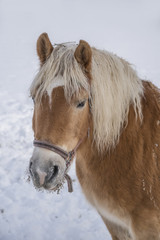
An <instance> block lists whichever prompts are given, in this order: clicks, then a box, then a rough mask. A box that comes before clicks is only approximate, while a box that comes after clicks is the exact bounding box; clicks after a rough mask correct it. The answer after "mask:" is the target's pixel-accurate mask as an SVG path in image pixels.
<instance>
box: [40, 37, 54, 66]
mask: <svg viewBox="0 0 160 240" xmlns="http://www.w3.org/2000/svg"><path fill="white" fill-rule="evenodd" d="M52 51H53V46H52V44H51V42H50V40H49V37H48V34H47V33H42V34H41V35H40V36H39V38H38V40H37V54H38V56H39V59H40V63H41V66H42V65H43V64H44V63H45V61H46V60H47V58H48V57H49V56H50V55H51V53H52Z"/></svg>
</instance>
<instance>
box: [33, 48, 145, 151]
mask: <svg viewBox="0 0 160 240" xmlns="http://www.w3.org/2000/svg"><path fill="white" fill-rule="evenodd" d="M76 47H77V46H76V45H68V44H66V45H65V44H60V45H58V46H57V47H56V48H55V49H54V50H53V52H52V54H51V56H50V57H49V59H48V60H47V61H46V63H45V64H44V65H43V66H42V67H41V69H40V71H39V72H38V74H37V75H36V77H35V79H34V81H33V83H32V85H31V88H30V91H31V96H32V97H33V98H35V100H36V101H39V102H40V100H41V97H42V96H43V94H45V93H46V92H47V93H48V95H50V94H51V92H52V90H53V88H52V85H53V82H54V81H55V80H56V79H57V78H58V77H61V78H63V81H64V84H63V85H64V92H65V96H66V99H67V100H70V98H71V97H72V95H73V94H75V93H77V94H78V93H79V90H80V89H81V88H83V89H85V90H86V91H87V92H88V93H89V94H90V97H91V105H92V108H91V111H92V118H93V127H94V130H93V131H94V132H93V135H94V141H95V143H96V145H97V147H98V149H99V150H100V151H104V150H105V149H109V148H111V147H115V145H116V144H117V143H118V140H119V137H120V134H121V130H122V128H123V127H124V126H125V125H127V119H128V112H129V108H130V105H131V104H132V105H133V107H134V110H135V115H136V117H137V116H139V118H140V119H141V120H142V111H141V96H142V95H143V86H142V81H141V80H140V79H139V78H138V76H137V74H136V72H135V71H134V70H133V69H132V67H131V66H130V64H129V63H128V62H126V61H125V60H123V59H121V58H119V57H117V56H116V55H114V54H111V53H109V52H107V51H101V50H97V49H95V48H92V68H91V69H92V70H91V75H92V80H91V87H90V86H89V83H88V80H87V77H86V76H85V75H84V73H83V71H82V69H81V67H80V65H79V64H78V63H77V61H76V59H75V58H74V52H75V49H76Z"/></svg>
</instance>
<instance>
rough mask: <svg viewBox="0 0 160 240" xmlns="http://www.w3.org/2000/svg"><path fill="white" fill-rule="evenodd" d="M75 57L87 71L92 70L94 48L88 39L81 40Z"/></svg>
mask: <svg viewBox="0 0 160 240" xmlns="http://www.w3.org/2000/svg"><path fill="white" fill-rule="evenodd" d="M74 57H75V59H76V60H77V62H78V63H79V64H81V66H82V67H84V68H85V71H86V72H90V68H91V59H92V50H91V47H90V45H89V44H88V43H87V42H86V41H84V40H80V42H79V45H78V47H77V48H76V50H75V53H74Z"/></svg>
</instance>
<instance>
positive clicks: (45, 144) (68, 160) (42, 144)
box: [33, 139, 84, 170]
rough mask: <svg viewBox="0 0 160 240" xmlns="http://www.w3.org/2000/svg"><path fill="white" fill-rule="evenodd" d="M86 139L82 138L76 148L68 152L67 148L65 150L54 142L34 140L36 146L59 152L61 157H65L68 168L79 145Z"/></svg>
mask: <svg viewBox="0 0 160 240" xmlns="http://www.w3.org/2000/svg"><path fill="white" fill-rule="evenodd" d="M83 140H84V139H81V140H80V141H79V142H78V143H77V145H76V146H75V148H74V149H73V150H72V151H70V152H66V151H65V150H63V149H62V148H60V147H58V146H56V145H54V144H51V143H49V142H47V141H40V140H36V139H35V140H34V141H33V145H34V146H35V147H40V148H45V149H48V150H50V151H52V152H55V153H57V154H58V155H60V156H61V157H63V158H64V160H65V161H66V170H67V169H68V168H69V166H70V164H71V161H72V159H73V158H74V156H75V154H76V151H77V149H78V147H79V146H80V144H81V143H82V142H83Z"/></svg>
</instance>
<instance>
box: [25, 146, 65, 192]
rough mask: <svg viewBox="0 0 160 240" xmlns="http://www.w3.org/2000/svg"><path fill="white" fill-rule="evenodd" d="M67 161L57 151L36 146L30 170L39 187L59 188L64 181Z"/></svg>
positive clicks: (35, 183)
mask: <svg viewBox="0 0 160 240" xmlns="http://www.w3.org/2000/svg"><path fill="white" fill-rule="evenodd" d="M65 170H66V163H65V161H64V159H63V158H62V157H61V156H60V155H58V154H57V153H55V152H52V151H50V150H47V149H44V148H39V147H35V148H34V151H33V155H32V157H31V159H30V164H29V171H30V175H31V178H32V181H33V184H34V185H35V187H37V188H42V187H43V188H45V189H47V190H57V189H58V188H59V187H60V186H61V185H62V184H63V181H64V177H65Z"/></svg>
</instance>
